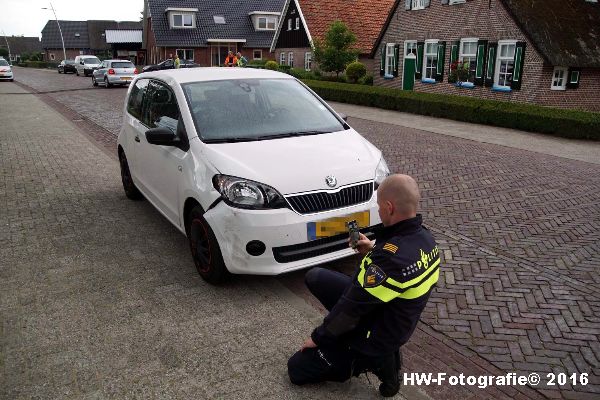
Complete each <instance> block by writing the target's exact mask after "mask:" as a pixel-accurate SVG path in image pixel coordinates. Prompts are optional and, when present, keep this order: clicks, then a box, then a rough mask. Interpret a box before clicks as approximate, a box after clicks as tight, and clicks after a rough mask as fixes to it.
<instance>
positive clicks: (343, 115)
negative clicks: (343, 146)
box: [338, 113, 348, 122]
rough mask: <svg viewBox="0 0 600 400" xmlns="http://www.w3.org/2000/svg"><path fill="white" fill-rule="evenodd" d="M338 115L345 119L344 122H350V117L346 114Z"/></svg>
mask: <svg viewBox="0 0 600 400" xmlns="http://www.w3.org/2000/svg"><path fill="white" fill-rule="evenodd" d="M338 115H339V116H340V118H341V119H343V120H344V121H346V122H348V116H347V115H346V114H344V113H338Z"/></svg>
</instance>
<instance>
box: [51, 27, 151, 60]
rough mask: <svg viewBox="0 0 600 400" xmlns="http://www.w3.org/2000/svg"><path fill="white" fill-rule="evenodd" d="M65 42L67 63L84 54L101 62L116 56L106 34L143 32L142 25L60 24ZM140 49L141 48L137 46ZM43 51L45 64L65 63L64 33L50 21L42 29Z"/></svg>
mask: <svg viewBox="0 0 600 400" xmlns="http://www.w3.org/2000/svg"><path fill="white" fill-rule="evenodd" d="M59 23H60V28H61V30H62V34H63V39H64V41H65V51H66V53H67V59H74V58H75V57H76V56H78V55H81V54H91V55H97V56H98V57H101V58H110V57H112V56H113V52H112V49H111V44H110V43H107V41H106V30H121V29H125V30H131V29H139V30H141V28H142V26H141V23H140V22H135V21H121V22H117V21H105V20H91V21H59ZM137 47H138V48H139V47H140V44H138V45H137ZM42 49H43V52H44V60H46V61H57V62H58V61H60V60H62V59H63V47H62V42H61V39H60V31H59V29H58V25H57V23H56V21H55V20H49V21H48V22H47V23H46V26H44V29H42Z"/></svg>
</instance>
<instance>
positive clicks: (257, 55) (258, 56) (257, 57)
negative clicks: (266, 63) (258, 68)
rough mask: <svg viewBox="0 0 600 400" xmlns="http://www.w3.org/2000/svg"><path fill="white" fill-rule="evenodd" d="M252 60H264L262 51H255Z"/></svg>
mask: <svg viewBox="0 0 600 400" xmlns="http://www.w3.org/2000/svg"><path fill="white" fill-rule="evenodd" d="M252 58H253V59H255V60H262V50H254V51H253V52H252Z"/></svg>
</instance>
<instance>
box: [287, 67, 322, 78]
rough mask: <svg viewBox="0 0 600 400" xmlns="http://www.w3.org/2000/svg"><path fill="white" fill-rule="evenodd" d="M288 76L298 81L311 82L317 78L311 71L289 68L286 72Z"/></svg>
mask: <svg viewBox="0 0 600 400" xmlns="http://www.w3.org/2000/svg"><path fill="white" fill-rule="evenodd" d="M288 74H290V75H292V76H293V77H295V78H298V79H312V80H317V79H318V77H316V76H315V74H313V73H312V72H311V71H306V70H305V69H302V68H291V69H290V70H289V71H288Z"/></svg>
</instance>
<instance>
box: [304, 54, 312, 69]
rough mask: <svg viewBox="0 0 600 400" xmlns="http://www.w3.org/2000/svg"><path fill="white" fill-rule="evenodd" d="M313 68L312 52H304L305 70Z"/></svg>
mask: <svg viewBox="0 0 600 400" xmlns="http://www.w3.org/2000/svg"><path fill="white" fill-rule="evenodd" d="M311 69H312V53H311V52H310V51H309V52H306V53H304V70H305V71H310V70H311Z"/></svg>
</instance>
